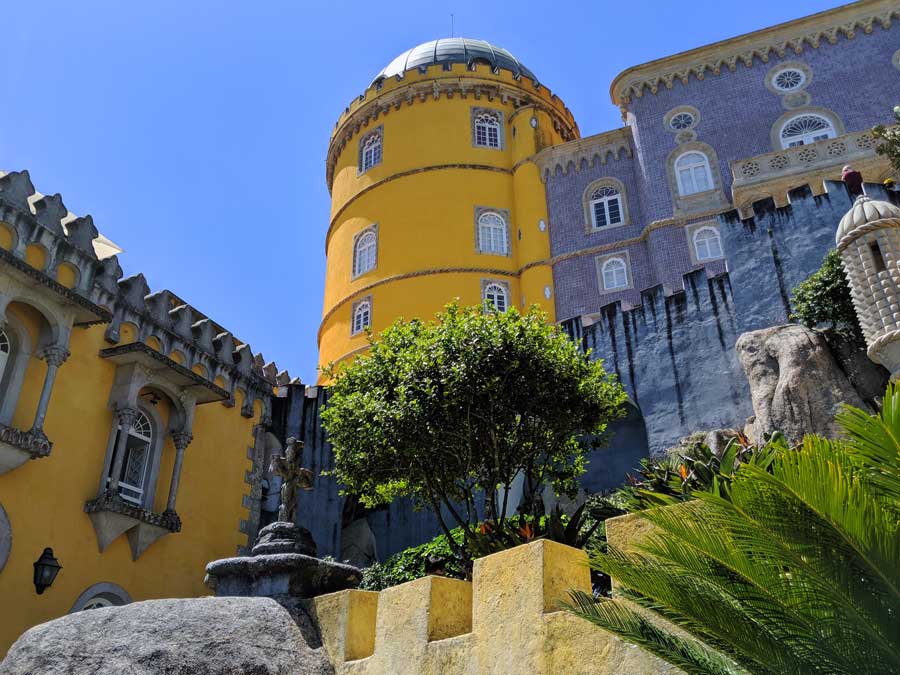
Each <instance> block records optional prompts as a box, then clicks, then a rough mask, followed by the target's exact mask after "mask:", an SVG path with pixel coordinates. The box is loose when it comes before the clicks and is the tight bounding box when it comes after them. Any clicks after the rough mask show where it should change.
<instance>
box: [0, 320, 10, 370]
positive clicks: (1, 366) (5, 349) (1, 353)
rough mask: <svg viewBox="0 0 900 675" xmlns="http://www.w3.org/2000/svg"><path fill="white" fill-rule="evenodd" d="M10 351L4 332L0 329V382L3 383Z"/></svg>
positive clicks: (7, 338)
mask: <svg viewBox="0 0 900 675" xmlns="http://www.w3.org/2000/svg"><path fill="white" fill-rule="evenodd" d="M11 351H12V345H11V344H10V342H9V337H8V336H7V335H6V331H4V330H2V329H0V382H2V381H3V373H5V372H6V362H7V361H9V355H10V352H11Z"/></svg>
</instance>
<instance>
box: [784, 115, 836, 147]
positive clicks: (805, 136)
mask: <svg viewBox="0 0 900 675" xmlns="http://www.w3.org/2000/svg"><path fill="white" fill-rule="evenodd" d="M836 135H837V133H836V132H835V130H834V125H833V124H832V123H831V121H830V120H828V119H826V118H824V117H822V116H821V115H799V116H798V117H794V118H792V119H789V120H788V121H787V122H785V124H784V126H783V127H781V147H782V148H793V147H796V146H798V145H809V144H810V143H816V142H818V141H824V140H825V139H827V138H834V137H835V136H836Z"/></svg>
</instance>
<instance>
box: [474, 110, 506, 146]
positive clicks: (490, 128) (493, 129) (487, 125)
mask: <svg viewBox="0 0 900 675" xmlns="http://www.w3.org/2000/svg"><path fill="white" fill-rule="evenodd" d="M475 145H477V146H478V147H482V148H499V147H500V120H499V118H498V117H497V115H493V114H491V113H480V114H479V115H476V117H475Z"/></svg>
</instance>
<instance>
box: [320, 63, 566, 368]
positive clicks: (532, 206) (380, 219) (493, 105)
mask: <svg viewBox="0 0 900 675" xmlns="http://www.w3.org/2000/svg"><path fill="white" fill-rule="evenodd" d="M423 83H426V84H428V83H431V84H433V83H437V84H438V86H439V87H441V86H443V87H447V86H452V85H456V84H459V83H463V84H464V85H465V86H466V87H467V88H469V91H470V92H471V91H473V90H474V88H475V87H477V86H479V85H481V86H488V85H497V84H498V83H500V84H502V85H504V86H505V87H506V88H507V89H506V91H507V92H512V94H513V95H510V96H508V97H507V98H506V100H505V101H504V100H503V99H502V97H500V96H494V97H493V100H491V99H490V98H489V97H488V96H487V95H485V94H482V95H481V96H480V98H478V99H476V98H475V97H474V96H473V95H472V94H471V93H469V94H467V95H466V97H465V98H463V97H461V96H460V95H459V94H458V93H456V94H454V95H453V96H452V97H448V96H447V95H446V94H443V95H440V96H439V97H438V98H437V99H435V98H434V96H433V95H432V94H430V93H429V94H428V95H427V96H426V97H425V100H424V101H423V100H421V99H420V98H419V97H418V95H417V93H418V92H419V91H420V88H421V87H422V86H423ZM429 91H433V90H429ZM406 93H410V94H411V98H412V100H413V102H412V103H409V102H402V103H401V104H400V105H399V106H397V105H394V104H393V102H394V101H395V100H397V99H395V98H394V97H396V96H398V95H401V98H403V101H406V96H405V94H406ZM379 102H384V105H386V106H387V108H388V112H387V113H385V112H383V111H382V112H379V114H378V117H377V118H374V117H372V118H370V119H369V120H368V122H366V119H365V118H366V115H369V114H370V112H371V109H372V106H373V105H376V106H377V105H378V104H379ZM367 106H368V107H367ZM381 107H384V106H381ZM473 107H478V108H488V109H492V110H497V111H500V112H502V113H503V115H504V127H505V128H504V140H503V147H502V149H489V148H479V147H474V146H473V143H472V126H471V110H472V108H473ZM532 118H534V119H535V120H536V121H537V126H536V127H532V124H531V120H532ZM560 122H562V127H565V129H567V133H568V134H569V135H571V134H575V135H577V127H576V126H575V124H574V120H573V119H572V118H571V114H570V113H569V112H568V110H566V109H565V107H564V106H563V105H562V102H561V101H559V99H557V98H555V97H552V96H551V95H550V93H549V92H548V91H547V90H546V89H544V88H540V89H539V90H536V89H535V88H534V86H533V84H532V83H531V81H530V80H529V79H527V78H522V79H521V80H520V81H516V80H514V79H513V78H512V76H511V75H510V74H509V73H507V72H506V71H501V72H500V74H499V75H494V74H492V73H490V71H489V70H488V69H487V67H484V66H478V69H477V71H475V72H473V71H469V70H467V69H465V67H464V66H462V65H460V64H455V65H454V66H453V70H452V71H444V70H443V69H442V68H441V67H432V68H430V69H429V71H428V72H427V73H425V74H421V73H418V72H415V71H414V72H408V73H407V74H406V76H405V77H404V78H403V80H401V81H397V80H395V79H393V78H390V79H389V80H388V81H386V82H385V84H384V86H383V87H382V89H380V90H376V89H374V88H370V89H369V90H368V91H367V92H366V94H365V100H364V101H362V102H360V101H355V102H354V104H353V105H351V108H350V112H349V113H345V114H344V115H343V116H342V118H341V120H339V123H338V127H337V129H336V131H335V134H334V136H333V137H332V145H331V149H330V152H331V153H333V154H334V155H335V157H336V159H335V162H334V171H333V182H332V185H331V192H332V208H331V223H330V226H329V230H328V235H327V238H326V255H327V264H326V276H325V301H324V309H323V320H322V325H321V327H320V330H319V362H320V365H326V364H328V363H329V362H331V361H341V360H342V359H346V358H348V357H349V356H351V355H353V354H355V353H358V352H359V351H360V350H361V349H364V348H365V345H366V338H365V336H364V335H356V336H351V334H350V322H351V314H352V308H353V303H354V302H356V301H358V300H360V299H363V298H365V297H369V296H370V297H371V299H372V315H371V318H372V326H371V328H372V330H373V331H374V332H376V333H377V332H379V331H381V330H383V329H384V328H386V327H387V326H389V325H390V324H391V323H393V322H394V320H395V319H397V318H398V317H404V318H406V319H410V318H413V317H418V318H431V317H432V316H433V315H434V314H435V312H437V311H439V310H441V309H442V308H443V306H444V305H445V304H446V303H447V302H449V301H451V300H452V299H454V298H459V299H460V301H461V302H463V303H465V304H477V303H479V302H481V288H482V281H483V280H487V279H489V280H499V281H504V282H507V283H508V284H509V290H510V293H509V303H510V306H513V307H517V308H519V309H523V308H526V307H528V306H530V305H531V304H538V305H540V306H541V307H542V309H544V310H545V311H546V312H547V313H548V314H549V318H550V320H553V319H554V316H553V299H552V292H553V289H552V278H551V276H552V275H551V272H550V267H549V266H548V265H546V262H545V261H546V260H547V259H548V258H549V255H550V244H549V232H548V228H547V227H546V223H547V213H546V202H545V198H544V187H543V184H542V183H541V180H540V174H539V171H538V169H537V167H536V166H535V165H534V164H533V163H532V162H531V161H530V159H531V158H532V157H533V156H534V154H535V153H536V152H538V151H539V150H541V149H542V148H544V147H546V146H548V145H555V144H558V143H561V142H563V140H564V138H563V133H562V132H561V131H560V128H561V126H560ZM378 127H381V128H382V134H383V150H382V161H381V163H380V164H378V165H377V166H375V167H373V168H372V169H370V170H369V171H367V172H365V173H364V174H362V175H359V173H358V166H357V165H358V154H359V140H360V138H362V137H363V136H365V135H366V134H368V133H369V132H370V131H372V130H373V129H376V128H378ZM348 130H352V133H351V134H350V136H349V138H347V133H348ZM344 142H345V145H344V146H343V148H340V143H344ZM476 207H489V208H490V207H494V208H498V209H505V210H507V211H508V212H509V224H510V228H509V243H510V255H508V256H502V255H487V254H483V253H479V252H478V251H477V248H476V226H475V220H476V218H475V209H476ZM541 221H543V222H544V223H545V227H544V229H543V231H542V230H541V229H540V227H539V225H540V222H541ZM373 224H377V227H378V254H377V265H376V267H375V269H373V270H371V271H369V272H367V273H365V274H363V275H361V276H360V277H358V278H356V279H353V278H352V264H353V240H354V236H355V235H357V234H358V233H359V232H361V231H362V230H364V229H366V228H367V227H369V226H371V225H373ZM548 290H549V292H550V298H547V297H546V292H547V291H548Z"/></svg>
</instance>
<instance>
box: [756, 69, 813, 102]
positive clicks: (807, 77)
mask: <svg viewBox="0 0 900 675" xmlns="http://www.w3.org/2000/svg"><path fill="white" fill-rule="evenodd" d="M783 70H797V71H800V72H801V73H803V82H802V83H801V84H799V85H798V86H797V87H796V88H794V89H790V90H788V91H785V90H784V89H779V88H778V87H776V86H775V76H776V75H778V73H780V72H781V71H783ZM812 79H813V72H812V68H810V67H809V64H807V63H804V62H803V61H784V62H783V63H776V64H775V65H774V66H772V67H771V68H769V72H767V73H766V77H765V80H764V81H765V85H766V89H768V90H769V91H771V92H772V93H773V94H775V95H776V96H784V97H788V96H792V95H794V94H799V93H800V92H802V91H803V90H804V89H806V88H807V87H808V86H809V83H810V82H812ZM807 96H809V94H807Z"/></svg>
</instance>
